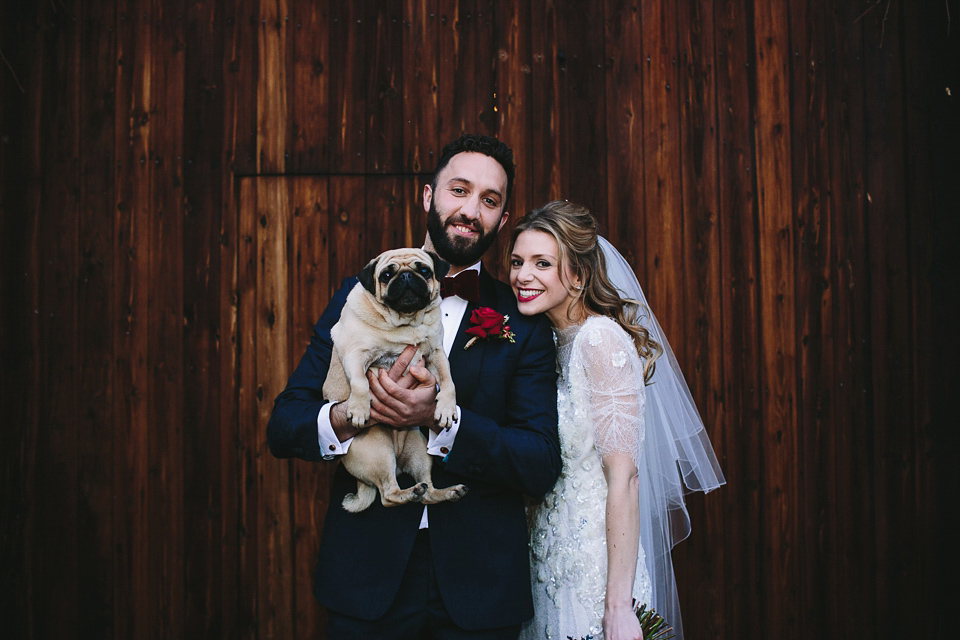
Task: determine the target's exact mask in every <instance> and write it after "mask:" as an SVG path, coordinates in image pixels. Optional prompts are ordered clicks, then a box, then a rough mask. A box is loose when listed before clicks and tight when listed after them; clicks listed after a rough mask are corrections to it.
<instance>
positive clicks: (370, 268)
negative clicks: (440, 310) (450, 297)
mask: <svg viewBox="0 0 960 640" xmlns="http://www.w3.org/2000/svg"><path fill="white" fill-rule="evenodd" d="M449 269H450V265H448V264H447V263H446V262H444V261H443V260H441V259H440V257H439V256H437V255H436V254H435V253H432V252H430V251H423V250H422V249H391V250H390V251H385V252H383V253H381V254H380V255H379V256H377V257H376V258H374V259H373V260H371V261H370V263H369V264H367V266H366V267H364V268H363V271H361V272H360V282H361V283H362V284H363V287H364V288H365V289H366V290H367V291H369V292H370V293H372V294H373V295H374V297H376V299H377V300H379V301H380V302H382V303H383V304H384V305H386V306H387V307H389V308H391V309H393V310H394V311H396V312H398V313H403V314H409V313H416V312H417V311H420V310H422V309H424V308H425V307H426V306H427V305H429V304H430V302H431V301H432V300H433V299H434V298H436V296H437V295H438V292H439V290H440V280H441V279H442V278H443V276H445V275H446V274H447V271H449Z"/></svg>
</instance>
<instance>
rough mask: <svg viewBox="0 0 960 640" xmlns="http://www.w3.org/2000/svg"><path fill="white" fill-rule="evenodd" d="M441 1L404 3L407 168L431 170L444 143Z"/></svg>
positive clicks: (404, 92) (403, 46) (403, 49)
mask: <svg viewBox="0 0 960 640" xmlns="http://www.w3.org/2000/svg"><path fill="white" fill-rule="evenodd" d="M437 5H438V2H437V0H408V1H407V2H404V3H403V10H404V15H403V26H404V29H403V41H402V51H403V54H402V55H403V74H402V87H403V91H402V93H403V100H402V105H401V108H402V111H403V148H404V150H405V151H406V154H405V156H404V158H403V170H404V171H412V172H415V173H421V172H431V171H433V169H434V167H435V166H436V163H437V159H438V158H439V157H440V150H441V148H442V147H443V145H444V144H446V143H445V142H444V141H441V140H440V139H439V137H438V133H439V130H440V121H441V120H442V119H443V116H444V114H443V113H441V111H440V105H439V95H440V86H439V85H440V78H439V68H440V61H439V60H438V57H439V54H438V41H439V33H440V16H439V15H438V7H437Z"/></svg>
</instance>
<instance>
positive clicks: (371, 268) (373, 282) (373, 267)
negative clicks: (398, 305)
mask: <svg viewBox="0 0 960 640" xmlns="http://www.w3.org/2000/svg"><path fill="white" fill-rule="evenodd" d="M379 261H380V257H379V256H377V257H376V258H374V259H373V260H371V261H370V262H368V263H367V266H365V267H364V268H363V269H361V270H360V276H359V278H360V284H362V285H363V288H364V289H366V290H367V291H369V292H370V293H372V294H373V295H377V278H376V272H377V263H378V262H379Z"/></svg>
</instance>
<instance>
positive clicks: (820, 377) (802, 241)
mask: <svg viewBox="0 0 960 640" xmlns="http://www.w3.org/2000/svg"><path fill="white" fill-rule="evenodd" d="M823 10H824V6H823V4H822V3H821V2H819V1H818V0H810V1H807V2H796V3H793V4H792V5H791V6H790V15H789V23H790V41H791V43H792V45H791V50H790V60H791V65H790V66H791V80H790V87H791V89H790V90H791V107H792V108H791V117H792V123H791V127H790V128H791V134H792V138H793V140H794V141H795V142H794V143H793V144H792V147H791V148H792V155H793V157H792V176H793V185H794V189H793V210H794V215H795V225H796V232H797V240H796V247H797V256H796V257H797V269H796V283H795V289H796V298H795V299H796V312H797V331H798V332H799V334H798V336H797V341H798V354H797V365H798V369H797V370H798V385H799V386H798V395H797V400H798V402H797V428H798V430H799V432H800V438H799V441H798V445H799V447H800V448H799V450H798V454H799V456H800V459H802V460H803V461H804V462H803V464H802V465H801V466H800V468H799V479H798V480H799V481H798V484H797V490H798V495H797V506H798V507H799V513H801V514H803V517H802V518H801V519H800V526H801V528H800V529H799V530H798V543H799V544H798V549H797V552H798V558H799V559H800V562H801V566H803V567H805V569H804V570H803V571H802V572H801V573H800V581H801V584H800V585H799V587H800V594H799V595H800V601H799V603H798V604H799V611H800V620H801V625H800V629H799V631H798V632H799V633H800V634H801V635H803V636H809V635H810V634H813V633H815V631H814V630H815V629H823V628H835V627H836V624H837V616H838V614H839V612H838V611H837V610H836V608H835V606H834V601H833V598H830V597H829V596H828V597H824V596H826V595H827V594H829V593H831V592H836V590H837V585H836V583H834V584H832V585H831V584H830V583H829V582H828V581H829V580H831V579H835V578H836V576H835V575H831V572H830V569H829V567H830V565H831V564H832V563H833V562H835V561H836V558H837V556H836V549H835V548H834V547H833V541H834V540H835V537H834V536H833V535H830V534H831V533H835V529H834V530H833V531H830V529H829V527H830V526H831V522H830V520H831V519H830V515H831V514H830V499H831V495H832V493H833V483H834V482H835V474H836V469H835V468H834V466H833V462H834V459H833V456H832V452H833V442H832V432H833V430H832V429H831V428H830V422H831V421H832V420H833V417H834V413H835V408H834V406H833V402H834V401H833V397H832V395H833V390H834V389H835V388H836V381H835V379H834V370H835V369H834V367H833V366H832V363H831V361H832V359H833V353H834V350H835V345H834V336H833V326H834V317H833V308H834V302H833V299H832V297H833V291H834V285H835V284H836V283H835V281H834V278H833V274H834V273H835V272H836V269H835V264H834V262H833V259H834V255H833V246H832V242H833V237H832V234H831V233H830V230H831V226H832V220H831V215H832V211H831V210H830V207H829V198H828V193H829V190H830V182H829V176H830V175H831V173H832V171H831V167H830V158H829V145H828V141H827V136H828V132H827V128H826V124H827V113H826V109H827V106H826V96H827V87H826V76H825V75H824V71H825V61H826V50H825V44H824V39H823V29H822V27H821V26H820V25H822V24H823V21H824V20H823V15H822V12H823ZM828 585H829V586H828ZM825 587H826V588H825Z"/></svg>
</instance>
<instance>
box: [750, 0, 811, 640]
mask: <svg viewBox="0 0 960 640" xmlns="http://www.w3.org/2000/svg"><path fill="white" fill-rule="evenodd" d="M754 30H755V40H754V47H755V55H756V74H757V103H756V124H755V135H756V140H755V145H756V149H757V151H756V154H757V180H758V183H759V184H760V185H762V186H761V188H760V189H759V193H758V196H759V198H758V208H757V213H758V219H757V225H758V230H757V238H758V245H757V260H758V264H759V276H760V285H761V291H762V294H761V295H760V299H759V303H760V309H759V310H760V322H761V332H760V334H759V336H758V337H759V340H760V354H759V355H760V360H759V363H760V365H761V367H762V369H761V384H762V386H761V390H762V393H763V398H762V402H761V406H760V415H761V420H762V428H763V432H762V438H763V443H762V451H763V486H762V493H761V495H762V501H763V505H764V510H763V520H762V523H761V524H762V526H763V527H764V535H765V537H766V541H765V544H764V555H765V557H766V558H767V560H768V562H767V563H766V564H765V565H764V572H763V578H764V584H765V585H766V588H767V589H768V590H769V591H770V592H771V593H776V594H777V597H776V598H769V599H768V600H767V601H766V605H767V606H766V608H767V610H768V612H769V618H768V621H767V622H768V626H767V632H768V633H770V634H772V635H775V636H777V637H781V638H800V637H803V635H804V629H802V628H801V627H800V625H801V624H802V623H803V621H802V620H800V619H798V616H797V608H796V606H795V605H794V604H791V603H796V602H799V598H800V593H799V590H798V568H799V560H798V545H799V542H800V541H799V540H798V537H797V527H798V525H799V514H798V513H797V504H796V502H795V501H796V499H797V497H798V492H797V482H798V480H797V473H798V467H799V466H802V465H803V464H804V461H803V459H802V458H800V451H799V449H798V437H799V434H798V433H797V429H796V428H795V427H793V425H796V424H797V407H796V397H797V386H796V383H797V380H796V375H797V374H796V357H797V354H796V335H797V332H796V315H795V314H796V311H795V305H794V298H793V289H794V286H795V277H796V274H795V258H794V253H795V250H794V233H795V230H794V225H793V209H792V191H793V183H792V173H791V171H792V167H791V157H792V151H791V139H790V122H791V119H790V95H789V86H790V83H789V67H788V65H789V63H788V58H787V56H788V54H789V51H790V46H789V31H788V20H787V12H786V8H785V7H784V6H783V5H779V4H778V5H773V4H768V3H765V2H758V3H756V4H755V5H754ZM798 461H799V463H800V464H799V465H798V464H797V462H798Z"/></svg>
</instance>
